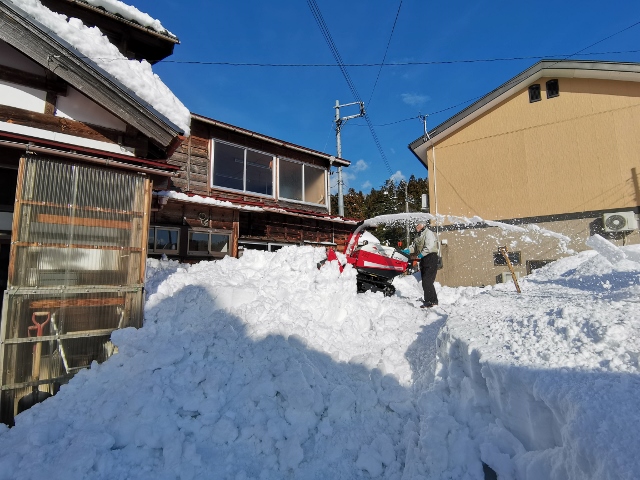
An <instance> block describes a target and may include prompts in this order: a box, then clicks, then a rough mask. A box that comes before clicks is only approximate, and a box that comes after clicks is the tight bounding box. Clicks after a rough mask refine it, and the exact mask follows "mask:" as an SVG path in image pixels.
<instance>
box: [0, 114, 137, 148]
mask: <svg viewBox="0 0 640 480" xmlns="http://www.w3.org/2000/svg"><path fill="white" fill-rule="evenodd" d="M0 121H2V122H7V123H13V124H16V125H23V126H25V127H33V128H40V129H42V130H48V131H52V132H58V133H66V134H68V135H73V136H75V137H82V138H90V139H92V140H98V141H100V142H109V143H118V138H119V137H122V136H124V135H123V132H120V131H118V130H111V129H109V128H104V127H97V126H93V125H88V124H86V123H82V122H78V121H76V120H71V119H69V118H62V117H55V116H52V115H47V114H45V113H38V112H32V111H30V110H24V109H22V108H15V107H8V106H6V105H0Z"/></svg>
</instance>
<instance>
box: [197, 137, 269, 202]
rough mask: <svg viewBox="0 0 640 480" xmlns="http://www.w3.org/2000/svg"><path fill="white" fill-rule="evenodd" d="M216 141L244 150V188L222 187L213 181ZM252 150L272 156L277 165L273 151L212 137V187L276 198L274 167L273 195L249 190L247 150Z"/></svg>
mask: <svg viewBox="0 0 640 480" xmlns="http://www.w3.org/2000/svg"><path fill="white" fill-rule="evenodd" d="M216 143H221V144H225V145H229V146H231V147H236V148H240V149H242V150H243V152H244V155H243V162H244V163H243V165H242V189H241V190H240V189H236V188H231V187H222V186H220V185H215V184H214V183H213V181H214V178H215V177H214V173H215V162H216V158H215V156H216V155H215V147H216ZM248 151H251V152H255V153H260V154H262V155H266V156H268V157H271V159H272V161H273V165H274V167H275V165H276V160H277V157H276V156H275V155H273V154H271V153H267V152H263V151H261V150H256V149H255V148H248V147H245V146H243V145H238V144H237V143H232V142H226V141H224V140H218V139H217V138H212V139H211V178H210V181H209V183H210V187H211V188H213V189H216V190H225V191H228V192H241V193H243V194H246V195H255V196H258V197H264V198H273V199H275V197H276V188H275V187H276V179H275V175H276V169H275V168H272V169H271V195H268V194H265V193H259V192H252V191H251V190H247V152H248Z"/></svg>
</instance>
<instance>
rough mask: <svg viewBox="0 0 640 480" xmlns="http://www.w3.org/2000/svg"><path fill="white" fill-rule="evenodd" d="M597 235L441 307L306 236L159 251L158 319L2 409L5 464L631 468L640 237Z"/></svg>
mask: <svg viewBox="0 0 640 480" xmlns="http://www.w3.org/2000/svg"><path fill="white" fill-rule="evenodd" d="M590 247H591V248H592V249H593V250H589V251H586V252H583V253H581V254H578V255H575V256H573V257H569V258H566V259H563V260H559V261H557V262H555V263H553V264H550V265H548V266H546V267H545V268H543V269H541V270H538V271H536V272H534V274H533V275H531V276H529V277H527V278H526V279H523V280H521V287H522V292H523V293H522V294H520V295H519V294H517V293H516V291H515V288H514V286H513V285H508V284H502V285H499V286H495V287H486V288H482V289H481V288H447V287H440V286H437V290H438V295H439V298H440V307H438V308H436V309H435V310H424V309H420V308H418V305H419V302H418V301H417V299H418V298H419V297H420V296H421V288H420V284H419V282H418V280H419V279H418V278H417V277H415V276H411V275H407V276H402V277H398V278H396V279H395V280H394V285H395V286H396V289H397V293H396V295H395V296H393V297H384V296H383V295H382V294H381V293H375V294H374V293H371V292H367V293H364V294H357V293H356V279H355V275H356V272H355V271H354V270H353V269H352V268H351V267H350V266H346V267H345V270H344V272H343V273H342V274H340V272H339V267H338V265H337V262H335V261H334V262H330V263H325V265H324V266H323V267H322V268H321V269H318V268H317V263H318V262H319V261H321V260H323V259H324V258H325V255H324V250H323V249H318V248H314V247H310V246H308V247H285V248H283V249H281V250H279V251H278V252H276V253H268V252H258V251H252V250H249V251H246V252H245V254H244V255H243V257H242V258H240V259H234V258H225V259H223V260H219V261H216V262H202V263H199V264H196V265H192V266H189V265H181V264H179V263H177V262H173V261H159V260H149V261H148V280H147V295H148V299H147V303H146V307H145V326H144V327H143V328H141V329H139V330H135V329H131V328H129V329H125V330H121V331H117V332H115V333H114V334H113V341H114V342H115V343H116V344H117V346H118V349H119V353H117V354H116V355H114V356H113V357H112V358H110V359H109V360H108V361H106V362H105V363H103V364H101V365H98V364H95V363H94V364H93V365H92V366H91V368H90V369H88V370H85V371H82V372H80V373H79V374H78V375H76V377H74V378H73V379H72V380H71V381H70V383H69V384H68V385H65V386H63V387H62V388H61V390H60V392H59V393H58V394H57V395H56V396H54V397H52V398H50V399H48V400H46V401H45V402H43V403H41V404H38V405H36V406H35V407H33V408H31V409H30V410H28V411H26V412H24V413H22V414H20V415H18V416H17V417H16V426H15V427H14V428H12V429H8V428H6V427H4V426H1V425H0V479H33V478H40V477H41V476H42V475H43V472H46V476H47V477H48V478H51V479H58V478H59V479H125V478H126V479H190V478H216V479H234V480H235V479H329V478H331V479H334V478H335V479H347V480H350V479H367V478H384V479H404V480H410V479H483V478H484V476H483V465H482V463H483V462H484V463H485V464H487V465H489V466H490V467H491V468H492V469H493V470H494V471H496V472H497V473H498V475H499V478H500V479H501V480H502V479H515V478H517V479H536V480H541V479H546V478H550V479H576V480H577V479H580V480H582V479H594V480H595V479H598V480H601V479H605V480H606V479H633V478H637V472H638V471H640V458H639V456H638V455H637V446H638V445H640V414H639V413H638V412H640V376H639V372H638V368H639V365H638V363H639V358H640V355H639V347H638V345H640V342H639V340H640V338H639V336H640V309H639V308H638V299H639V298H640V263H639V262H638V261H639V260H640V248H638V247H626V248H624V249H619V248H617V247H615V246H613V245H612V244H610V243H609V242H607V241H606V240H604V239H600V238H596V237H594V238H593V239H592V240H590ZM339 256H340V255H339Z"/></svg>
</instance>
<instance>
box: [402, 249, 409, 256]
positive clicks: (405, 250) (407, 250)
mask: <svg viewBox="0 0 640 480" xmlns="http://www.w3.org/2000/svg"><path fill="white" fill-rule="evenodd" d="M402 253H404V254H405V255H409V254H410V253H411V252H410V251H409V249H408V248H405V249H404V250H402Z"/></svg>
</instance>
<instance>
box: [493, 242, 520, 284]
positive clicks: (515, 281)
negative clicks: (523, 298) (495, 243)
mask: <svg viewBox="0 0 640 480" xmlns="http://www.w3.org/2000/svg"><path fill="white" fill-rule="evenodd" d="M498 251H499V252H500V253H501V254H502V256H503V257H504V259H505V260H506V262H507V267H509V271H510V272H511V278H512V279H513V284H514V285H515V286H516V292H518V293H522V292H521V291H520V285H518V279H517V278H516V272H514V271H513V265H511V260H509V254H508V252H507V246H506V245H505V246H504V247H498Z"/></svg>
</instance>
